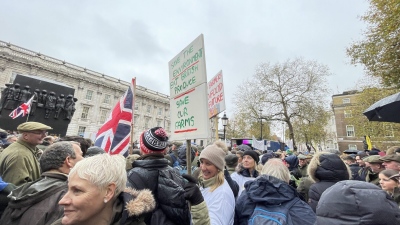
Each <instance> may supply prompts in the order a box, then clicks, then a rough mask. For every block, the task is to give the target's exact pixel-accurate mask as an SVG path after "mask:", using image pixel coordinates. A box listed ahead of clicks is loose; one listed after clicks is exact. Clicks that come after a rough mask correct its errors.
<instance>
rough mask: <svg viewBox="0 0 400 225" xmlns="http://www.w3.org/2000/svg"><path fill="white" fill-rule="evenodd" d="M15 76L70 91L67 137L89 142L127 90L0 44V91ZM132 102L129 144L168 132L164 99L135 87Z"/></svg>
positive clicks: (90, 73) (111, 81) (96, 75)
mask: <svg viewBox="0 0 400 225" xmlns="http://www.w3.org/2000/svg"><path fill="white" fill-rule="evenodd" d="M17 74H21V75H30V76H38V77H42V78H46V79H49V80H53V81H56V82H61V83H64V84H66V85H68V86H71V87H73V88H74V89H75V96H74V97H76V98H78V99H79V100H78V102H77V104H76V111H75V115H74V117H73V118H72V120H71V123H70V124H69V127H68V131H67V135H82V136H84V137H90V138H92V139H94V137H95V135H96V133H97V130H98V129H99V128H100V127H101V125H102V124H103V123H104V121H105V120H106V119H107V117H108V115H109V114H110V112H111V110H112V109H113V107H114V106H115V104H116V103H117V101H118V100H119V99H120V97H121V96H123V94H124V93H125V91H126V90H127V89H128V86H129V83H128V82H126V81H121V80H119V79H116V78H114V77H111V76H108V75H105V74H101V73H98V72H95V71H92V70H89V69H86V68H83V67H80V66H76V65H73V64H71V63H67V62H65V61H62V60H59V59H55V58H52V57H50V56H46V55H43V54H41V53H37V52H34V51H31V50H28V49H25V48H22V47H19V46H15V45H12V44H10V43H6V42H3V41H0V87H2V88H3V87H5V84H6V83H12V82H13V80H14V78H15V76H16V75H17ZM139 79H140V78H139ZM135 100H136V101H135V111H134V112H135V114H134V121H135V122H134V137H133V141H136V140H138V139H139V136H140V133H141V132H142V131H143V130H144V129H148V128H151V127H154V126H162V127H165V128H166V130H167V131H168V132H170V127H171V126H170V110H169V96H168V95H165V94H162V93H159V92H157V91H153V90H150V89H148V88H145V87H142V86H139V85H137V86H136V98H135Z"/></svg>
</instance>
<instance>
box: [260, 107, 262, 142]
mask: <svg viewBox="0 0 400 225" xmlns="http://www.w3.org/2000/svg"><path fill="white" fill-rule="evenodd" d="M262 111H263V110H262V109H260V124H261V126H260V131H261V132H260V133H261V140H262V139H263V135H262V120H263V118H262Z"/></svg>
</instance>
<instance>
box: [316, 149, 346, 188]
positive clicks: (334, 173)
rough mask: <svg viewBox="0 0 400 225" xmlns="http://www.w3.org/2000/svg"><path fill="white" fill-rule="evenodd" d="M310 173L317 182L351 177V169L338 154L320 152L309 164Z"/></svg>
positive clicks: (335, 180)
mask: <svg viewBox="0 0 400 225" xmlns="http://www.w3.org/2000/svg"><path fill="white" fill-rule="evenodd" d="M308 175H309V176H310V178H311V179H312V180H314V181H315V182H319V181H334V182H337V181H341V180H348V179H350V177H351V170H350V168H349V167H348V166H346V164H345V163H344V162H343V160H342V159H341V158H340V157H339V156H338V155H336V154H332V153H327V152H320V153H317V154H315V155H314V157H313V159H312V160H311V162H310V164H309V165H308Z"/></svg>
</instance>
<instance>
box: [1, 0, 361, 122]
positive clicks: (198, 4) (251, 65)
mask: <svg viewBox="0 0 400 225" xmlns="http://www.w3.org/2000/svg"><path fill="white" fill-rule="evenodd" d="M367 9H368V2H367V1H366V0H352V1H349V0H335V1H333V0H331V1H327V0H324V1H321V0H287V1H279V0H262V1H261V0H253V1H236V0H229V1H228V0H198V1H190V0H186V1H185V0H168V1H161V0H160V1H151V0H149V1H133V0H132V1H100V0H96V1H94V0H92V1H90V0H87V1H78V0H70V1H51V0H47V1H44V0H42V1H40V0H36V1H31V0H25V1H23V0H19V1H2V3H1V6H0V40H2V41H6V42H11V43H12V44H15V45H18V46H21V47H24V48H27V49H29V50H33V51H36V52H40V53H43V54H45V55H48V56H52V57H54V58H57V59H61V60H65V61H67V62H69V63H72V64H76V65H78V66H82V67H86V68H88V69H91V70H94V71H97V72H100V73H104V74H106V75H109V76H113V77H116V78H120V79H122V80H125V81H129V80H130V78H132V77H137V84H138V85H141V86H144V87H146V88H150V89H153V90H156V91H159V92H162V93H164V94H168V95H169V86H168V82H169V75H168V61H170V60H171V59H172V58H173V57H175V56H176V55H177V54H178V53H179V52H180V51H181V50H182V49H183V48H184V47H186V46H187V45H188V44H189V43H190V42H191V41H193V40H194V39H195V38H196V37H198V36H199V35H200V34H201V33H202V34H204V40H205V55H206V63H207V76H208V79H211V78H212V77H213V76H214V75H215V74H216V73H217V72H218V71H220V70H223V73H224V85H225V95H226V105H227V114H228V116H229V115H230V114H231V112H232V111H233V107H234V105H233V103H232V99H233V95H234V92H236V91H240V86H241V85H240V84H241V83H242V82H243V81H244V80H245V79H246V78H248V77H250V76H252V75H253V73H254V71H255V67H256V65H257V64H259V63H262V62H268V61H269V62H272V63H275V62H282V61H284V60H286V59H288V58H295V57H304V58H305V59H310V60H317V61H319V62H320V63H323V64H325V65H328V66H329V68H330V71H331V73H332V74H333V75H332V76H331V77H330V78H329V87H330V88H331V90H332V91H331V93H327V95H329V96H331V95H332V94H338V93H341V92H343V91H345V90H349V89H354V87H355V84H356V82H357V81H358V80H359V79H360V78H361V77H362V76H364V75H363V74H364V72H363V70H362V67H360V66H358V67H354V66H353V65H350V64H349V62H350V60H349V58H348V57H347V56H346V53H345V51H346V47H348V46H349V45H350V44H351V43H352V42H353V41H357V40H361V39H362V38H363V36H362V34H363V32H362V31H363V30H364V29H365V27H366V25H365V23H364V22H362V21H360V19H359V16H361V15H363V14H364V13H365V12H366V10H367ZM255 91H256V90H255Z"/></svg>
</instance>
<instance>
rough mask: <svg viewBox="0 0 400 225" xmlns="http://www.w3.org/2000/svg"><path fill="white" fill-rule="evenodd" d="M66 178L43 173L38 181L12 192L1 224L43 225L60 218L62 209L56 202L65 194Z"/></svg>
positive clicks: (63, 175)
mask: <svg viewBox="0 0 400 225" xmlns="http://www.w3.org/2000/svg"><path fill="white" fill-rule="evenodd" d="M67 178H68V177H67V175H65V174H62V173H53V172H44V173H43V174H42V177H41V178H40V179H39V180H36V181H34V182H31V183H27V184H25V185H22V186H20V187H18V188H17V189H15V190H13V191H12V192H11V194H10V195H9V198H10V202H9V203H8V207H7V208H6V210H5V211H4V213H3V215H2V217H1V224H4V225H18V224H20V225H23V224H30V225H41V224H43V225H44V224H50V223H52V222H54V221H55V220H57V219H58V218H60V217H62V215H63V213H64V211H63V207H62V206H59V205H58V202H59V201H60V199H61V198H62V197H63V196H64V194H65V193H66V192H67V189H68V186H67Z"/></svg>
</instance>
